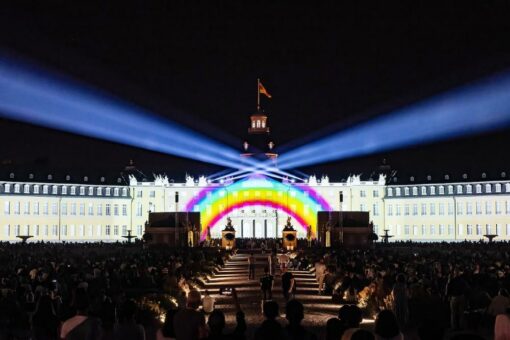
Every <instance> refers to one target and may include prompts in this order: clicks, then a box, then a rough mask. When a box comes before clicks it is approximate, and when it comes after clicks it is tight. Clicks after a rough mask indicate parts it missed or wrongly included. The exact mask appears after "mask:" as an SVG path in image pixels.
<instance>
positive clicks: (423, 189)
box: [421, 187, 427, 196]
mask: <svg viewBox="0 0 510 340" xmlns="http://www.w3.org/2000/svg"><path fill="white" fill-rule="evenodd" d="M421 194H422V196H426V195H427V187H421Z"/></svg>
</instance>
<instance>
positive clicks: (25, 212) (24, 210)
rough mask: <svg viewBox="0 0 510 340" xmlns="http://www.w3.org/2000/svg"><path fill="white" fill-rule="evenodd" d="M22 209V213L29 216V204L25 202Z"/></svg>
mask: <svg viewBox="0 0 510 340" xmlns="http://www.w3.org/2000/svg"><path fill="white" fill-rule="evenodd" d="M24 207H25V208H24V209H23V213H24V214H25V215H29V214H30V202H25V204H24Z"/></svg>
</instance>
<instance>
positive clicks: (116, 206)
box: [113, 204, 119, 216]
mask: <svg viewBox="0 0 510 340" xmlns="http://www.w3.org/2000/svg"><path fill="white" fill-rule="evenodd" d="M113 215H114V216H119V205H118V204H114V205H113Z"/></svg>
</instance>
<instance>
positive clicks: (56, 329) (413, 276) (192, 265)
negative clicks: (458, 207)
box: [0, 242, 510, 340]
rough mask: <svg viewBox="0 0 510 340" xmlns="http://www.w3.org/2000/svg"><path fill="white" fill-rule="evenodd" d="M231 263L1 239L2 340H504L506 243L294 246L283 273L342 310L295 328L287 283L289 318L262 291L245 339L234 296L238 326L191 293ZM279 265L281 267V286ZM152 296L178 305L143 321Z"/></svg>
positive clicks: (297, 317)
mask: <svg viewBox="0 0 510 340" xmlns="http://www.w3.org/2000/svg"><path fill="white" fill-rule="evenodd" d="M266 246H267V243H266ZM275 248H276V247H273V249H272V250H271V251H270V252H267V254H268V258H269V257H271V254H274V251H276V250H275ZM249 249H254V248H252V247H251V246H250V248H249ZM268 249H270V248H269V247H266V248H265V249H264V248H263V250H262V251H264V252H266V251H267V250H268ZM228 256H229V253H226V252H224V251H221V250H218V249H216V248H195V249H190V248H188V249H182V250H175V249H169V248H167V247H153V248H145V247H143V246H142V245H141V244H138V243H135V244H121V243H117V244H111V243H110V244H105V243H93V244H92V243H91V244H87V243H80V244H50V243H28V244H8V243H2V244H0V289H1V293H2V294H1V297H0V339H59V338H61V339H161V340H163V339H178V340H181V339H185V340H188V339H190V340H191V339H249V338H251V337H253V338H254V339H289V340H293V339H316V338H318V336H322V335H323V334H325V336H326V338H327V339H374V338H375V339H403V338H404V336H405V337H406V338H408V337H410V336H411V338H416V339H442V338H443V337H444V336H445V334H447V332H448V334H449V335H450V336H453V337H455V336H458V337H459V338H463V337H464V338H466V337H467V336H468V335H467V334H470V335H469V336H471V337H472V338H476V337H475V336H477V335H488V336H493V337H494V338H495V339H497V340H501V339H509V338H510V309H509V307H510V298H509V295H508V291H509V290H510V246H509V244H508V243H504V242H500V243H491V244H487V243H468V242H465V243H456V244H448V243H435V244H415V243H393V244H390V245H384V246H378V247H375V248H373V249H366V250H347V249H325V248H320V247H309V248H304V247H303V248H301V249H300V250H298V251H297V252H295V253H294V254H286V255H284V256H288V263H289V266H290V265H292V266H295V267H298V268H305V269H311V270H312V271H315V274H316V276H317V280H318V282H319V288H320V289H319V294H323V295H327V296H331V299H332V300H333V301H336V302H338V303H341V304H342V305H343V307H342V308H341V309H340V310H339V312H338V316H337V317H334V318H331V319H330V320H328V322H327V325H326V326H324V327H325V329H324V332H317V330H316V329H312V330H308V329H305V327H303V325H302V321H303V319H304V318H305V316H306V310H305V309H304V307H303V304H302V303H301V302H300V301H299V287H298V294H297V295H296V291H295V288H291V285H290V286H289V287H288V290H287V291H288V292H289V294H288V295H285V294H284V297H285V306H283V308H282V312H284V314H285V319H286V321H285V320H281V319H280V318H279V315H280V309H279V308H280V306H279V305H278V303H277V301H275V300H272V296H271V292H270V290H269V291H267V290H268V289H266V293H265V294H266V296H264V299H265V300H267V301H266V302H265V303H264V306H263V313H264V317H265V320H264V321H263V322H262V323H261V324H259V325H251V326H250V327H253V328H254V329H255V331H254V332H247V328H248V326H247V323H246V320H245V315H244V313H243V311H242V310H241V306H240V304H239V302H238V301H237V293H236V291H235V289H232V290H231V293H232V296H233V298H234V304H235V306H236V320H237V323H236V325H235V327H234V328H232V327H230V328H228V327H226V325H227V323H226V321H225V320H226V317H228V314H227V316H226V315H225V314H224V312H223V311H222V310H218V309H215V308H214V299H212V298H211V297H210V296H209V294H208V292H206V293H205V297H204V296H202V294H201V293H200V292H198V290H196V289H195V288H194V287H197V288H198V287H199V286H200V283H199V282H197V281H196V278H197V277H199V276H203V275H204V274H205V273H209V272H211V271H212V269H211V268H214V267H217V266H222V265H223V264H224V261H225V259H226V258H227V257H228ZM248 265H249V264H248ZM270 268H271V267H270V266H269V260H268V266H266V268H265V273H264V275H263V276H262V277H261V278H260V282H261V289H262V292H261V298H262V294H264V288H263V285H264V287H268V286H269V285H270V286H271V287H272V284H273V279H268V278H269V277H272V276H273V275H274V274H275V273H271V270H275V269H270ZM285 269H286V268H285ZM285 269H284V270H282V268H280V273H279V274H280V275H282V282H283V281H284V280H283V275H284V274H285V273H286V272H287V271H286V270H285ZM249 274H250V275H254V273H252V272H250V273H249ZM264 278H266V279H264ZM257 279H259V278H257ZM294 287H295V286H294ZM283 291H285V288H283ZM160 293H165V294H168V295H169V296H172V297H175V299H174V300H175V301H174V303H173V304H171V305H169V306H167V307H165V308H166V309H168V311H166V313H165V317H161V320H160V318H157V317H152V318H150V319H147V318H145V319H144V318H143V317H142V315H143V313H142V310H143V308H144V306H143V305H141V304H140V303H139V299H138V298H139V297H143V296H147V295H150V294H160ZM363 318H372V319H374V320H375V325H374V327H372V328H370V327H368V328H367V327H366V326H363V325H361V320H362V319H363ZM162 320H164V322H163V323H161V321H162ZM282 321H284V322H282ZM227 328H228V329H229V331H228V332H227ZM314 333H317V334H314ZM319 333H320V334H319Z"/></svg>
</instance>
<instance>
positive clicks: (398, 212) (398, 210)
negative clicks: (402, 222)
mask: <svg viewBox="0 0 510 340" xmlns="http://www.w3.org/2000/svg"><path fill="white" fill-rule="evenodd" d="M395 208H396V210H397V213H396V215H397V216H400V215H401V211H400V204H396V205H395Z"/></svg>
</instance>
